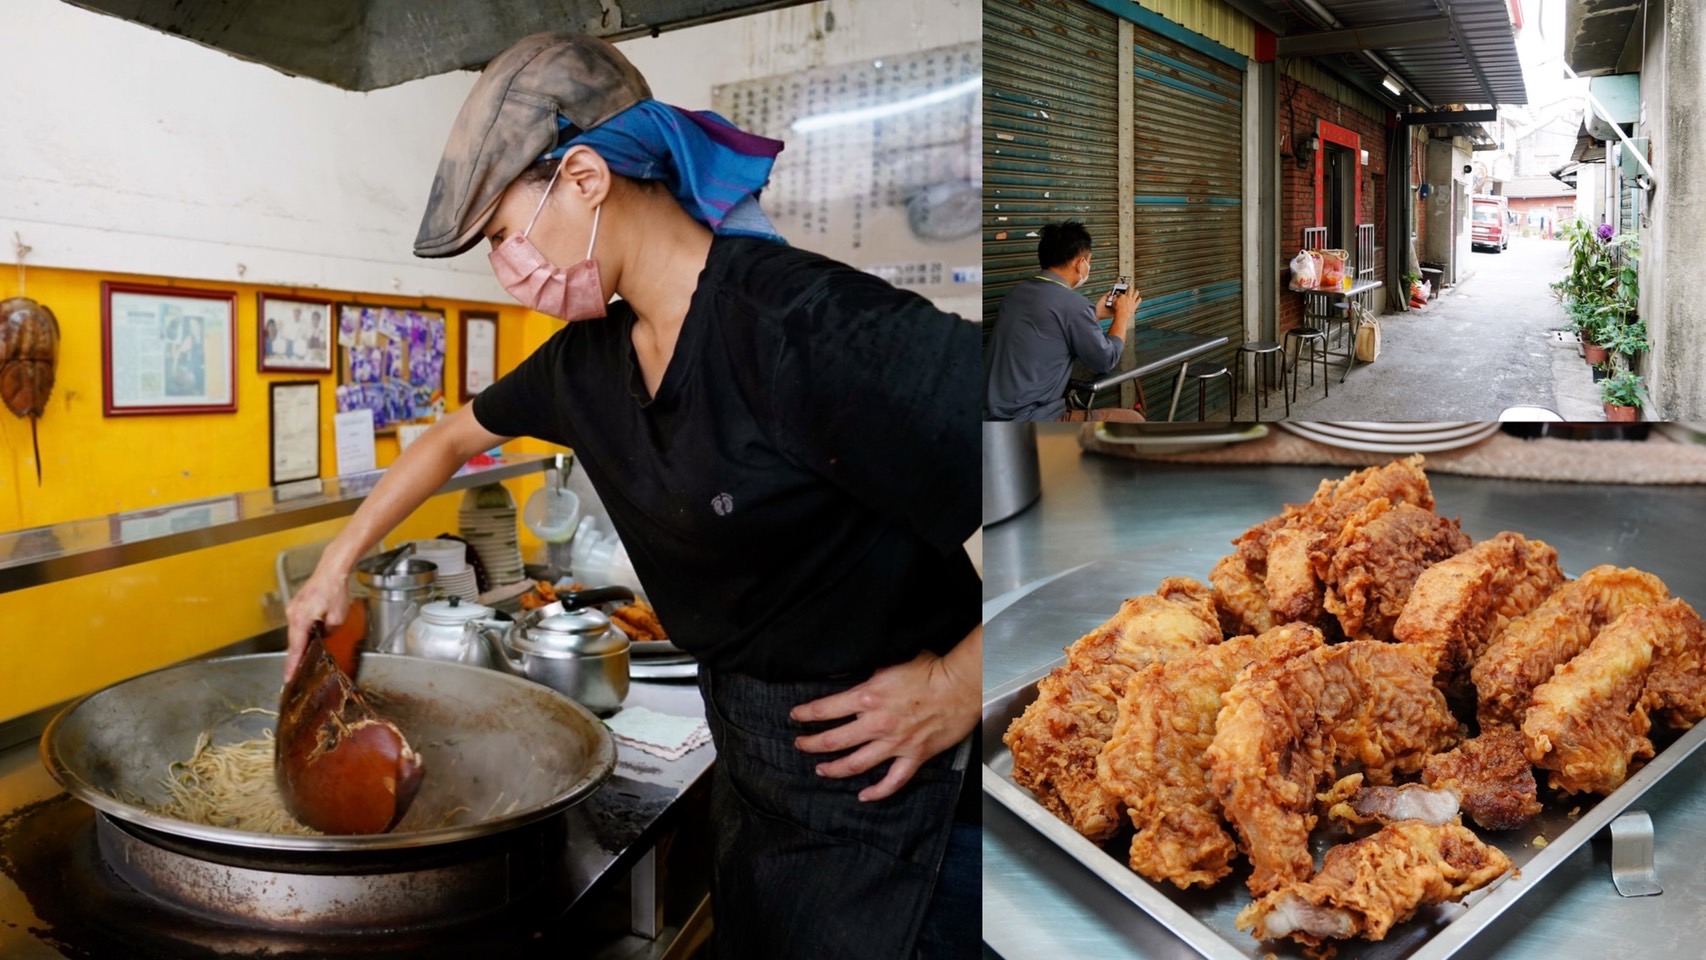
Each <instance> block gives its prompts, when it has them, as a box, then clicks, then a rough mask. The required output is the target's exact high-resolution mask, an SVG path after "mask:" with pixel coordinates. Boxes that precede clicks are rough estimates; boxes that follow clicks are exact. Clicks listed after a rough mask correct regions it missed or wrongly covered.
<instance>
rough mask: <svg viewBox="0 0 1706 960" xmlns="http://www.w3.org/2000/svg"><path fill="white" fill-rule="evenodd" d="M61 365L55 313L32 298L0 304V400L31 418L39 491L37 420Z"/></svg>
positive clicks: (7, 406) (23, 415)
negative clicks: (57, 367)
mask: <svg viewBox="0 0 1706 960" xmlns="http://www.w3.org/2000/svg"><path fill="white" fill-rule="evenodd" d="M58 363H59V321H58V320H57V319H55V318H54V316H53V311H52V310H49V309H48V308H47V307H46V306H44V305H43V304H40V303H37V302H35V301H34V300H31V299H30V298H29V297H12V298H11V299H8V300H4V301H0V400H3V401H5V404H6V408H7V409H8V410H11V411H12V413H14V414H16V415H17V416H20V417H29V418H30V443H31V445H32V447H33V448H34V450H35V458H36V486H38V487H39V486H41V443H40V442H39V441H37V439H36V418H38V417H40V416H41V415H42V414H43V413H44V412H45V411H46V410H47V398H48V395H49V394H51V393H53V379H54V368H55V367H56V366H57V365H58Z"/></svg>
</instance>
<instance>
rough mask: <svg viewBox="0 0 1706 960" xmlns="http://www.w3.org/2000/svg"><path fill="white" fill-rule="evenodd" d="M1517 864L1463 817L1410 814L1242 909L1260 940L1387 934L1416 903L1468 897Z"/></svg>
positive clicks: (1313, 942)
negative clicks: (1460, 820)
mask: <svg viewBox="0 0 1706 960" xmlns="http://www.w3.org/2000/svg"><path fill="white" fill-rule="evenodd" d="M1510 868H1511V861H1510V858H1509V857H1506V856H1505V855H1504V854H1503V853H1502V852H1500V851H1499V850H1498V849H1497V848H1494V847H1490V846H1488V845H1486V844H1484V843H1482V842H1481V841H1480V840H1479V839H1478V838H1477V837H1476V836H1475V834H1474V833H1473V832H1472V831H1471V830H1469V828H1467V827H1464V826H1463V825H1461V824H1456V823H1448V824H1443V825H1438V826H1436V825H1433V824H1428V823H1423V822H1422V821H1420V820H1403V821H1400V822H1398V823H1394V824H1391V825H1390V826H1386V827H1382V828H1381V829H1380V830H1379V831H1377V832H1375V833H1374V834H1371V835H1370V836H1368V837H1365V838H1363V839H1361V840H1357V841H1355V842H1352V843H1343V844H1340V845H1338V846H1336V847H1333V848H1332V849H1331V850H1328V851H1327V855H1326V857H1325V858H1324V859H1323V861H1322V864H1321V872H1320V873H1317V874H1316V875H1315V876H1314V877H1313V878H1311V879H1309V880H1304V881H1298V882H1293V883H1288V884H1286V885H1285V886H1283V887H1280V888H1279V889H1277V890H1274V891H1272V892H1271V893H1268V894H1267V895H1265V896H1263V897H1262V898H1261V899H1259V900H1257V901H1256V902H1255V903H1252V904H1250V905H1249V906H1248V907H1245V908H1244V909H1243V910H1242V911H1240V912H1239V914H1238V919H1237V924H1238V928H1239V929H1240V930H1248V931H1250V934H1251V935H1252V936H1254V937H1255V938H1256V939H1258V940H1277V939H1279V938H1280V937H1290V938H1292V939H1293V940H1296V941H1297V942H1299V943H1302V944H1306V945H1309V946H1312V947H1319V946H1320V945H1321V944H1322V942H1323V941H1325V940H1327V939H1339V940H1343V939H1346V938H1349V937H1365V938H1367V939H1369V940H1383V939H1385V938H1386V934H1387V932H1388V931H1390V930H1391V929H1392V927H1393V925H1394V924H1397V923H1401V922H1403V921H1405V920H1408V919H1409V918H1410V917H1411V916H1412V915H1414V914H1415V912H1416V908H1417V907H1420V906H1423V905H1426V904H1430V903H1443V902H1445V901H1447V900H1461V899H1462V898H1463V897H1465V896H1467V895H1468V894H1470V893H1472V892H1474V891H1476V890H1479V889H1480V888H1482V887H1484V886H1486V885H1487V884H1489V883H1492V882H1493V881H1494V880H1497V879H1498V878H1499V877H1501V876H1503V875H1504V874H1505V872H1506V871H1507V870H1509V869H1510Z"/></svg>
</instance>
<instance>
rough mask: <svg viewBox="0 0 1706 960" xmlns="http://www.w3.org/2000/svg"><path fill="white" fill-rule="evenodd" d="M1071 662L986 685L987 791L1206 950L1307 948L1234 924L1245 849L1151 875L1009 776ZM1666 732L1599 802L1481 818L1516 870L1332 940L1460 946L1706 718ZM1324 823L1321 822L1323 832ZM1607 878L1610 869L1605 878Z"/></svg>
mask: <svg viewBox="0 0 1706 960" xmlns="http://www.w3.org/2000/svg"><path fill="white" fill-rule="evenodd" d="M1065 662H1066V658H1065V657H1061V658H1059V659H1057V660H1055V661H1054V662H1052V663H1049V664H1045V665H1044V666H1042V667H1039V668H1037V669H1036V670H1034V671H1032V672H1030V673H1028V674H1025V675H1024V676H1021V677H1019V678H1017V679H1015V680H1014V681H1013V682H1011V683H1009V684H1006V685H1005V686H1002V687H998V688H996V689H994V690H992V691H989V693H988V694H987V699H986V700H985V701H984V704H983V721H982V741H981V742H982V744H983V790H984V792H985V793H987V794H989V796H990V797H991V798H993V799H994V800H996V801H997V802H999V803H1000V804H1001V805H1002V806H1005V807H1006V808H1007V809H1009V810H1011V811H1012V812H1013V813H1014V814H1015V815H1017V816H1018V817H1019V818H1020V819H1022V820H1024V821H1025V822H1026V823H1027V824H1029V825H1030V826H1031V827H1032V828H1034V829H1035V830H1037V831H1038V832H1039V833H1041V834H1042V835H1043V836H1044V837H1046V838H1047V839H1048V840H1049V841H1051V842H1052V843H1053V844H1054V845H1055V846H1057V847H1059V848H1060V849H1061V850H1062V851H1063V852H1065V853H1066V854H1068V855H1069V856H1071V857H1072V858H1073V859H1074V860H1077V861H1078V862H1079V863H1080V864H1082V865H1083V866H1084V867H1085V868H1086V869H1088V870H1090V872H1092V873H1094V874H1095V875H1096V876H1097V877H1099V878H1101V879H1102V880H1103V881H1105V882H1106V883H1107V884H1108V885H1109V886H1111V887H1113V888H1114V889H1115V890H1117V891H1118V892H1119V893H1120V894H1121V895H1122V896H1124V897H1125V898H1126V899H1128V900H1130V901H1131V902H1132V903H1134V904H1136V905H1137V906H1138V907H1140V908H1142V909H1143V910H1144V911H1145V912H1146V913H1148V914H1149V915H1151V916H1152V917H1154V918H1155V919H1156V921H1158V922H1159V923H1161V924H1162V925H1163V926H1164V927H1166V928H1167V929H1168V930H1170V931H1172V932H1173V933H1174V934H1175V935H1177V936H1178V937H1179V938H1180V939H1181V940H1183V941H1184V942H1185V943H1187V944H1189V945H1190V946H1191V947H1192V948H1193V949H1195V950H1196V951H1198V952H1199V953H1201V954H1202V955H1203V956H1205V957H1208V958H1210V960H1241V958H1251V960H1254V958H1259V957H1267V956H1270V955H1272V956H1275V957H1281V958H1293V957H1296V958H1301V957H1302V956H1303V953H1302V950H1301V949H1300V948H1298V947H1297V946H1296V945H1294V944H1292V943H1291V942H1290V941H1266V942H1262V941H1257V940H1256V939H1255V938H1253V937H1251V936H1250V935H1249V934H1247V933H1245V932H1243V931H1241V930H1239V929H1238V928H1237V927H1236V926H1234V924H1233V918H1234V917H1235V916H1236V915H1237V913H1238V911H1239V910H1241V909H1243V908H1244V906H1245V905H1247V904H1248V903H1249V902H1250V894H1249V890H1248V888H1246V887H1245V885H1244V879H1245V877H1246V876H1247V875H1248V867H1247V866H1244V865H1243V861H1242V859H1240V861H1239V863H1240V866H1241V869H1239V870H1237V871H1236V872H1234V873H1233V874H1232V876H1230V877H1227V878H1226V879H1224V880H1222V881H1221V882H1220V883H1219V884H1217V885H1215V887H1214V888H1213V889H1211V890H1191V891H1181V890H1177V889H1174V887H1173V886H1172V885H1171V884H1155V883H1152V882H1150V881H1149V880H1147V879H1145V878H1144V877H1142V876H1139V875H1138V874H1136V873H1133V872H1132V871H1131V870H1130V868H1128V867H1127V866H1126V859H1125V851H1124V849H1123V848H1122V846H1123V842H1124V841H1123V839H1122V840H1116V841H1111V842H1110V844H1109V845H1108V847H1107V848H1106V849H1104V848H1103V847H1102V846H1100V845H1098V844H1095V843H1092V842H1090V841H1089V840H1086V839H1085V838H1084V837H1082V836H1080V835H1079V834H1078V833H1077V832H1076V831H1075V830H1073V829H1072V828H1071V827H1069V826H1067V825H1066V824H1065V823H1062V822H1061V821H1060V820H1058V819H1056V818H1055V816H1054V814H1052V813H1049V812H1048V811H1047V810H1045V809H1043V807H1042V805H1041V804H1039V803H1037V801H1036V800H1035V798H1033V797H1032V796H1031V792H1030V791H1029V790H1026V789H1025V788H1024V787H1021V786H1019V785H1018V784H1016V783H1014V782H1013V778H1012V772H1013V756H1012V754H1011V753H1009V752H1008V750H1007V745H1006V744H1005V743H1003V742H1002V740H1001V738H1002V736H1003V735H1004V734H1005V733H1006V732H1007V727H1008V725H1009V724H1011V723H1012V722H1013V720H1014V718H1016V717H1018V716H1019V715H1020V714H1021V713H1023V712H1024V711H1025V708H1026V707H1027V706H1029V705H1030V703H1031V701H1032V700H1034V699H1036V695H1037V681H1039V680H1041V679H1042V678H1043V677H1044V676H1046V675H1047V674H1048V672H1049V671H1050V670H1052V669H1054V668H1055V667H1057V666H1059V665H1060V664H1062V663H1065ZM1666 736H1667V731H1664V730H1660V729H1658V728H1655V729H1654V730H1653V737H1654V747H1655V749H1657V751H1658V755H1657V756H1656V757H1654V758H1653V759H1652V760H1651V761H1649V762H1648V763H1647V765H1646V766H1645V767H1643V768H1642V769H1641V770H1640V771H1639V772H1638V773H1636V774H1635V775H1634V776H1632V777H1630V778H1629V780H1628V781H1627V782H1626V783H1624V784H1623V786H1622V787H1620V788H1618V790H1617V791H1616V792H1615V793H1613V794H1611V796H1609V797H1605V798H1603V799H1600V800H1598V802H1595V800H1594V798H1593V797H1591V796H1578V797H1576V798H1573V803H1574V804H1579V807H1580V809H1579V812H1578V813H1577V815H1576V816H1574V817H1572V816H1570V815H1569V811H1568V808H1566V809H1562V810H1560V809H1556V807H1557V806H1558V804H1556V803H1554V804H1550V805H1548V806H1547V808H1546V809H1545V810H1544V811H1542V812H1541V813H1540V815H1539V816H1537V817H1535V818H1534V819H1533V820H1532V821H1530V822H1529V824H1528V825H1527V826H1526V827H1525V828H1524V829H1522V830H1513V831H1509V832H1506V833H1492V832H1489V831H1484V830H1480V829H1478V828H1477V829H1476V833H1477V834H1478V835H1479V836H1480V837H1481V838H1482V839H1483V840H1485V841H1487V842H1489V843H1491V844H1493V845H1494V846H1496V847H1498V848H1499V849H1500V850H1503V851H1504V852H1505V854H1506V855H1507V856H1509V857H1510V858H1511V861H1512V862H1513V863H1514V864H1515V865H1516V870H1515V871H1514V872H1513V873H1512V874H1510V875H1507V876H1506V877H1504V878H1503V879H1501V880H1499V881H1498V882H1497V883H1495V884H1494V885H1492V886H1490V887H1487V888H1485V889H1482V890H1478V891H1476V892H1475V893H1473V894H1471V895H1469V896H1468V897H1467V898H1465V899H1464V901H1463V902H1462V903H1460V904H1439V905H1436V906H1431V907H1423V908H1422V909H1421V910H1419V911H1417V913H1416V916H1415V917H1414V918H1413V919H1411V920H1410V921H1408V922H1407V923H1403V924H1399V925H1398V926H1396V927H1394V928H1393V930H1392V932H1391V933H1390V934H1388V935H1387V938H1386V939H1385V940H1382V941H1379V942H1372V941H1366V940H1346V941H1336V942H1337V943H1338V944H1339V952H1338V955H1337V956H1338V957H1339V960H1399V958H1405V960H1441V958H1444V957H1450V956H1452V955H1454V954H1455V953H1456V952H1457V951H1458V950H1459V949H1460V948H1462V947H1463V946H1464V944H1466V943H1468V942H1469V941H1470V939H1471V938H1473V937H1474V936H1475V935H1476V934H1478V933H1480V932H1481V931H1482V930H1484V929H1486V927H1487V926H1488V925H1489V924H1491V923H1492V922H1493V921H1494V919H1495V918H1497V917H1498V916H1499V915H1500V914H1502V913H1504V912H1505V910H1507V909H1508V908H1509V907H1510V906H1511V905H1512V904H1514V903H1515V902H1516V901H1517V900H1518V899H1519V898H1521V897H1522V896H1524V895H1525V894H1526V893H1527V892H1528V891H1529V890H1532V889H1534V888H1535V887H1536V886H1538V885H1539V882H1540V880H1541V879H1542V878H1543V877H1545V876H1546V875H1547V874H1548V873H1551V872H1552V870H1553V869H1554V868H1555V867H1557V866H1558V865H1559V864H1560V863H1562V862H1564V860H1565V859H1566V858H1568V857H1569V856H1570V854H1571V853H1573V852H1574V851H1575V850H1576V849H1577V848H1579V847H1581V846H1582V845H1584V844H1586V843H1587V842H1588V841H1590V840H1591V839H1593V837H1594V835H1595V834H1597V833H1599V831H1600V830H1601V829H1603V828H1604V827H1605V826H1606V825H1607V824H1609V823H1610V822H1611V821H1612V820H1613V819H1615V818H1616V817H1617V815H1618V814H1620V813H1622V812H1623V811H1624V810H1625V809H1627V808H1628V807H1629V806H1631V805H1632V804H1634V803H1635V801H1637V800H1638V799H1640V797H1641V796H1642V794H1644V793H1646V792H1647V790H1648V789H1649V788H1651V787H1652V786H1653V785H1654V784H1656V783H1658V782H1659V780H1660V779H1662V778H1663V777H1664V776H1665V775H1666V774H1667V773H1669V772H1670V771H1671V770H1673V769H1675V768H1676V767H1677V766H1678V765H1680V764H1681V763H1682V762H1683V761H1685V760H1687V759H1688V757H1689V756H1690V755H1692V754H1693V753H1694V752H1695V750H1697V749H1699V747H1700V744H1701V742H1702V741H1703V740H1706V724H1701V725H1700V726H1697V727H1695V728H1694V729H1693V730H1690V731H1688V732H1687V733H1684V734H1683V735H1681V736H1680V737H1676V738H1675V739H1674V741H1669V740H1667V739H1665V737H1666ZM1321 832H1322V831H1319V830H1318V831H1317V834H1318V835H1319V834H1320V833H1321ZM1538 837H1544V838H1545V844H1546V845H1545V846H1544V847H1537V846H1535V840H1536V838H1538ZM1322 845H1325V844H1324V843H1323V844H1322ZM1317 852H1319V849H1318V850H1317ZM1610 883H1611V878H1610V876H1609V875H1608V876H1607V877H1606V884H1607V886H1609V885H1610Z"/></svg>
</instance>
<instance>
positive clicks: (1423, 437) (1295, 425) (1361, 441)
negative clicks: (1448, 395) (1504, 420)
mask: <svg viewBox="0 0 1706 960" xmlns="http://www.w3.org/2000/svg"><path fill="white" fill-rule="evenodd" d="M1280 426H1281V427H1283V428H1285V429H1286V430H1289V431H1291V432H1292V433H1295V434H1297V435H1298V436H1300V437H1306V438H1308V439H1310V440H1314V441H1315V442H1317V443H1324V444H1327V445H1328V446H1330V447H1344V448H1345V449H1347V450H1367V451H1370V452H1373V453H1392V454H1406V453H1437V452H1439V451H1441V450H1456V449H1457V448H1459V447H1467V446H1470V445H1471V444H1476V443H1480V442H1481V441H1482V440H1485V439H1486V438H1488V437H1490V436H1492V435H1493V434H1495V433H1498V432H1499V425H1498V424H1497V423H1480V422H1476V421H1470V422H1467V423H1456V422H1444V421H1438V422H1436V421H1429V422H1422V423H1365V422H1343V423H1301V422H1298V421H1296V420H1282V421H1280Z"/></svg>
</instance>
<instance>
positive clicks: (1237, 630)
mask: <svg viewBox="0 0 1706 960" xmlns="http://www.w3.org/2000/svg"><path fill="white" fill-rule="evenodd" d="M1208 582H1209V583H1212V584H1214V605H1215V609H1216V610H1217V611H1219V613H1220V627H1221V630H1222V632H1224V633H1226V634H1227V635H1228V636H1241V635H1251V634H1262V633H1267V632H1268V631H1269V630H1272V629H1273V628H1274V615H1273V613H1272V612H1271V611H1270V610H1269V608H1268V588H1267V585H1266V583H1265V582H1264V580H1263V577H1262V575H1261V574H1259V573H1256V572H1253V571H1252V570H1251V569H1250V562H1249V561H1248V560H1247V559H1246V558H1245V557H1244V555H1243V554H1241V553H1239V552H1238V551H1236V550H1235V551H1233V552H1232V553H1229V554H1227V555H1226V556H1224V557H1221V558H1220V561H1219V562H1218V563H1216V564H1215V565H1214V569H1213V570H1210V571H1209V573H1208Z"/></svg>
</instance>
